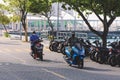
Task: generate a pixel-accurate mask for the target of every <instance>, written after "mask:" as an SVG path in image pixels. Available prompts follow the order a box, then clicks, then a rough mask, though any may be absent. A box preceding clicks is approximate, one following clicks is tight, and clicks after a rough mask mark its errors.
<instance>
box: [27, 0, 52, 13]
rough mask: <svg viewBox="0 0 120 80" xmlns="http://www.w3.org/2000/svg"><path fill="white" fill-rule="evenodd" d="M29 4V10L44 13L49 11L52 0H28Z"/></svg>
mask: <svg viewBox="0 0 120 80" xmlns="http://www.w3.org/2000/svg"><path fill="white" fill-rule="evenodd" d="M30 1H31V5H30V7H29V10H30V12H32V13H36V14H41V15H46V13H48V12H50V10H51V5H52V1H51V0H30Z"/></svg>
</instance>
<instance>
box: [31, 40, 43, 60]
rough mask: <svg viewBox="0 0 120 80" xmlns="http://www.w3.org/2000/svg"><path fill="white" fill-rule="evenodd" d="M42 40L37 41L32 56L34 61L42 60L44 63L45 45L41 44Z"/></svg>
mask: <svg viewBox="0 0 120 80" xmlns="http://www.w3.org/2000/svg"><path fill="white" fill-rule="evenodd" d="M41 42H42V40H37V41H35V42H34V44H35V45H34V48H33V51H32V52H33V53H32V52H31V56H32V57H33V58H34V59H40V60H41V61H43V47H44V46H43V44H41Z"/></svg>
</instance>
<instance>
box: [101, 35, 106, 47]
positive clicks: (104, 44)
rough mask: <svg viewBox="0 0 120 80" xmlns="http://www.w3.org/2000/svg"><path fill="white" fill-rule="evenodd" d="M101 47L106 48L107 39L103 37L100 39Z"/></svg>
mask: <svg viewBox="0 0 120 80" xmlns="http://www.w3.org/2000/svg"><path fill="white" fill-rule="evenodd" d="M102 47H105V48H106V47H107V37H106V36H103V37H102Z"/></svg>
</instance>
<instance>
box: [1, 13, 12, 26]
mask: <svg viewBox="0 0 120 80" xmlns="http://www.w3.org/2000/svg"><path fill="white" fill-rule="evenodd" d="M0 23H1V24H3V25H6V24H9V23H10V19H9V17H8V16H6V15H4V14H2V13H0Z"/></svg>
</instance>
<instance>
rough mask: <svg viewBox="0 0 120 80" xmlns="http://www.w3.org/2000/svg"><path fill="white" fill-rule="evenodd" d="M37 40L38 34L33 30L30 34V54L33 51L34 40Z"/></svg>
mask: <svg viewBox="0 0 120 80" xmlns="http://www.w3.org/2000/svg"><path fill="white" fill-rule="evenodd" d="M37 40H39V36H38V35H37V34H36V32H35V31H33V32H32V35H31V36H30V42H31V50H32V54H33V53H34V46H35V41H37Z"/></svg>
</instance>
